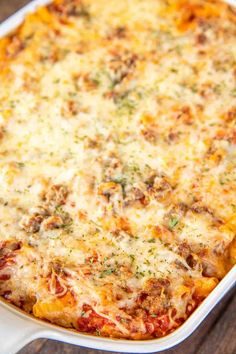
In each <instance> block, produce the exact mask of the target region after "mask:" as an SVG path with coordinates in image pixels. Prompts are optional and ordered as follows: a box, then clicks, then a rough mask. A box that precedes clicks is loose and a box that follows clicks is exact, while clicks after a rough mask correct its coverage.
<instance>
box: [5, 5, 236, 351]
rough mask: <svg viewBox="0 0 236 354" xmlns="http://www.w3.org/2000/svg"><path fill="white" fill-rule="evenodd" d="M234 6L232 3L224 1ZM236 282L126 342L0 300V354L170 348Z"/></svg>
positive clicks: (15, 20)
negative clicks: (38, 342)
mask: <svg viewBox="0 0 236 354" xmlns="http://www.w3.org/2000/svg"><path fill="white" fill-rule="evenodd" d="M49 2H50V0H34V1H32V2H30V4H28V5H27V6H25V7H24V8H22V9H21V10H20V11H18V12H17V13H16V14H14V15H13V16H11V17H10V18H9V19H7V20H6V21H5V22H4V23H2V24H1V25H0V37H1V36H4V35H5V34H7V33H8V32H10V31H12V30H13V29H14V28H16V27H17V26H18V25H19V24H20V23H21V22H22V20H23V18H24V16H25V14H26V13H28V12H32V11H34V9H35V8H36V7H37V6H39V5H45V4H47V3H49ZM227 2H228V3H230V4H232V5H236V0H228V1H227ZM0 10H1V5H0ZM235 283H236V266H234V268H232V269H231V271H230V272H229V273H228V274H227V275H226V276H225V277H224V279H223V280H222V281H221V282H220V283H219V285H218V286H217V287H216V288H215V289H214V290H213V291H212V293H211V294H210V295H209V296H208V297H207V298H206V299H205V300H204V301H203V303H202V304H201V305H200V306H199V307H198V309H197V310H196V311H195V312H194V313H193V314H192V315H191V316H190V317H189V319H188V320H187V321H186V322H185V323H184V324H183V325H182V326H181V327H179V328H178V329H177V330H176V331H175V332H173V333H172V334H169V335H168V336H166V337H163V338H159V339H152V340H146V341H128V340H119V339H109V338H100V337H95V336H92V335H86V334H80V333H77V332H76V331H72V330H67V329H64V328H61V327H57V326H54V325H51V324H49V323H46V322H43V321H40V320H37V319H35V318H33V317H31V316H29V315H27V314H25V313H23V312H22V311H20V310H19V309H17V308H16V307H14V306H12V305H9V304H7V303H6V302H5V301H3V300H0V354H14V353H17V352H18V351H19V350H20V349H21V348H22V347H24V346H25V345H26V344H28V343H30V342H31V341H33V340H34V339H37V338H50V339H55V340H59V341H63V342H67V343H72V344H76V345H80V346H84V347H89V348H93V349H100V350H109V351H118V352H124V353H151V352H159V351H163V350H165V349H168V348H171V347H173V346H175V345H176V344H178V343H180V342H182V341H183V340H184V339H186V338H187V337H188V336H190V334H191V333H192V332H193V331H194V330H195V329H196V328H197V327H198V326H199V325H200V323H201V322H202V321H203V320H204V318H205V317H206V316H207V315H208V313H209V312H210V311H211V310H212V308H213V307H215V306H216V304H217V303H218V302H219V301H220V300H221V299H222V297H223V296H224V295H225V294H226V293H227V292H228V291H229V290H230V289H231V288H232V287H233V286H234V285H235Z"/></svg>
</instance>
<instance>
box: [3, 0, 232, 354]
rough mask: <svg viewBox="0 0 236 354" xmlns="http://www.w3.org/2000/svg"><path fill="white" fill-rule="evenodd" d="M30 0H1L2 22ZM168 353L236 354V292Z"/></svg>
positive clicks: (43, 350) (39, 348)
mask: <svg viewBox="0 0 236 354" xmlns="http://www.w3.org/2000/svg"><path fill="white" fill-rule="evenodd" d="M96 1H99V0H96ZM147 1H148V0H147ZM28 2H29V0H0V22H1V21H2V20H3V19H4V18H6V17H7V16H9V15H10V14H11V13H13V12H14V11H16V10H17V9H19V8H20V7H22V6H23V5H25V4H26V3H28ZM0 85H1V83H0ZM106 353H107V354H109V352H103V351H96V350H90V349H84V348H80V347H76V346H74V345H69V344H64V343H60V342H56V341H51V340H47V339H40V340H36V341H34V342H32V343H31V344H29V345H28V346H27V347H26V348H24V349H22V350H21V351H20V352H19V353H18V354H106ZM163 353H164V352H162V353H161V354H163ZM165 354H236V294H233V292H231V293H230V294H228V296H227V297H226V298H224V299H223V301H221V302H220V303H219V305H218V306H217V307H216V308H215V309H214V310H213V311H212V313H211V314H210V315H209V316H208V317H207V319H206V320H205V321H204V322H203V324H202V325H201V326H200V327H199V328H198V330H197V331H195V332H194V334H193V335H192V336H191V337H189V338H188V339H187V340H185V341H184V342H183V343H182V344H180V345H178V346H177V347H175V348H174V349H170V350H167V351H165Z"/></svg>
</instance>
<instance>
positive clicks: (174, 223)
mask: <svg viewBox="0 0 236 354" xmlns="http://www.w3.org/2000/svg"><path fill="white" fill-rule="evenodd" d="M178 223H179V220H178V219H177V218H176V217H172V218H170V220H169V222H168V227H169V228H170V229H171V230H173V229H174V228H175V226H177V225H178Z"/></svg>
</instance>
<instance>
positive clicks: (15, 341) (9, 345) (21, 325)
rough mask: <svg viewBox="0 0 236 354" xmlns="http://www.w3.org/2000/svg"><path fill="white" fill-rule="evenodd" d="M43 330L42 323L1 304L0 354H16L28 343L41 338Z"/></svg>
mask: <svg viewBox="0 0 236 354" xmlns="http://www.w3.org/2000/svg"><path fill="white" fill-rule="evenodd" d="M41 332H42V327H41V326H40V325H37V324H35V323H34V322H33V321H30V320H29V319H27V318H26V317H24V316H23V315H21V313H17V312H15V311H14V310H11V309H9V308H8V307H7V305H4V304H0V354H16V353H17V352H18V351H19V350H20V349H21V348H23V347H24V346H25V345H26V344H28V343H30V342H32V341H33V340H34V339H37V338H40V337H41Z"/></svg>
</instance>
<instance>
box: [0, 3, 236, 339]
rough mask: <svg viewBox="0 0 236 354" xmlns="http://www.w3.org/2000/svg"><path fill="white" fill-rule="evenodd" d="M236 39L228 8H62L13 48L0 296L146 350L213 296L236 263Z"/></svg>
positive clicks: (1, 120) (1, 149) (16, 38)
mask: <svg viewBox="0 0 236 354" xmlns="http://www.w3.org/2000/svg"><path fill="white" fill-rule="evenodd" d="M235 38H236V14H235V10H234V9H233V8H231V7H229V6H228V5H225V4H223V3H220V2H218V1H210V0H209V1H207V0H206V1H202V0H191V1H184V0H178V1H169V2H166V1H162V0H158V1H157V0H149V1H145V0H131V1H125V0H120V1H119V2H117V1H115V0H110V1H109V2H107V1H105V0H100V1H94V0H84V1H82V0H55V1H54V2H53V3H52V4H51V5H49V6H48V7H43V8H39V9H38V10H37V11H36V13H35V14H30V15H28V17H27V18H26V20H25V22H24V23H23V25H22V26H21V27H20V28H19V29H17V31H16V32H14V33H13V34H11V35H9V36H8V37H5V38H2V39H0V83H1V86H0V156H1V161H0V182H1V183H0V240H1V247H0V258H1V259H0V294H1V295H2V296H4V297H5V298H6V299H7V300H8V301H10V302H12V303H14V304H16V305H17V306H19V307H21V308H23V309H25V310H26V311H28V312H29V313H33V314H34V315H35V316H36V317H40V318H44V319H46V320H48V321H51V322H53V323H56V324H60V325H62V326H66V327H73V328H76V329H77V330H79V331H85V332H89V333H93V334H97V335H103V336H112V337H125V338H129V339H146V338H153V337H160V336H163V335H165V334H167V333H169V332H170V331H172V330H173V329H174V328H176V327H178V326H179V325H180V324H181V323H182V322H183V321H184V320H185V319H186V318H187V317H188V315H189V314H190V313H191V312H192V311H193V309H194V308H195V307H196V306H197V305H198V304H199V303H200V302H201V301H202V300H203V299H204V298H205V297H206V296H207V295H208V293H209V292H210V291H211V290H212V289H213V288H214V287H215V286H216V284H217V282H218V281H219V280H220V279H221V278H222V277H223V276H224V275H225V273H226V272H227V271H228V269H229V268H230V266H232V264H233V262H234V259H235V242H234V241H233V240H234V236H235V230H236V213H235V210H236V204H235V191H236V187H235V186H236V184H235V179H236V173H235V171H236V169H235V165H236V150H235V143H236V126H235V123H236V99H235V97H236V64H235V60H236V40H235ZM229 255H231V256H229ZM230 257H231V258H230Z"/></svg>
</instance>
